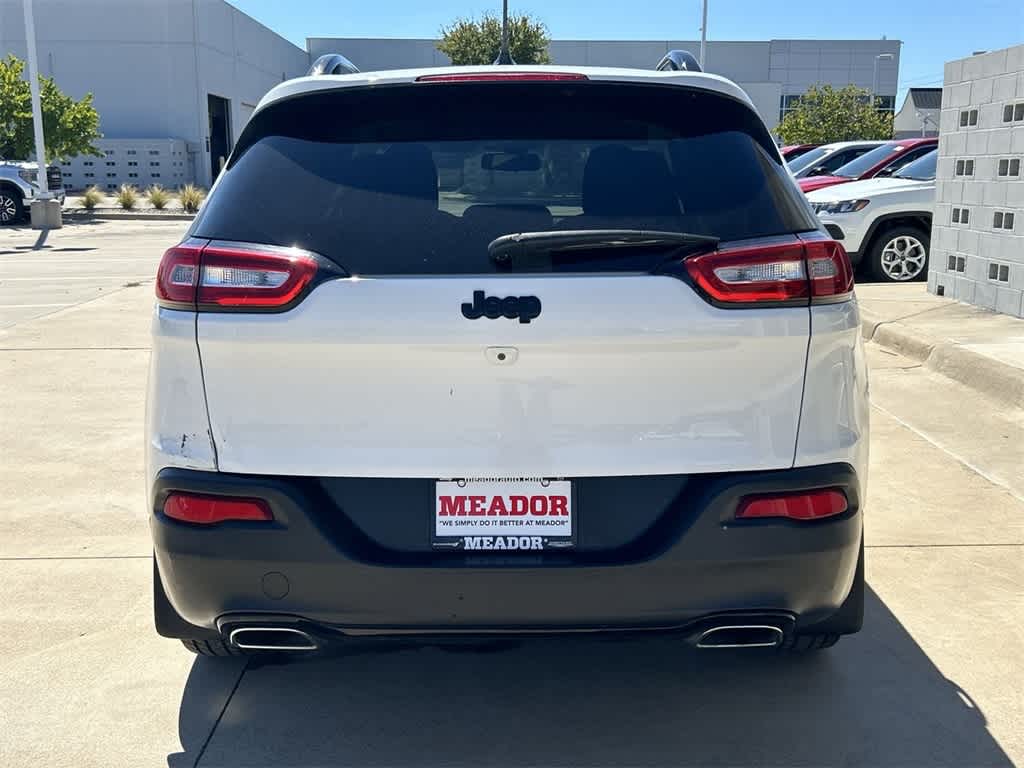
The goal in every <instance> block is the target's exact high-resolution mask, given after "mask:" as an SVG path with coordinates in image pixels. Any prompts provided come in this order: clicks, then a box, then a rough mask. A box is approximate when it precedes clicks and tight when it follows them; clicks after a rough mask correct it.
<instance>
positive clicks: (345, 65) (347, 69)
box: [306, 53, 359, 76]
mask: <svg viewBox="0 0 1024 768" xmlns="http://www.w3.org/2000/svg"><path fill="white" fill-rule="evenodd" d="M358 71H359V67H357V66H356V65H355V64H353V63H352V62H351V61H349V60H348V59H346V58H345V57H344V56H342V55H341V54H340V53H325V54H324V55H323V56H321V57H319V58H318V59H317V60H316V61H314V62H313V66H312V67H310V68H309V72H307V73H306V74H307V75H310V76H316V75H354V74H355V73H356V72H358Z"/></svg>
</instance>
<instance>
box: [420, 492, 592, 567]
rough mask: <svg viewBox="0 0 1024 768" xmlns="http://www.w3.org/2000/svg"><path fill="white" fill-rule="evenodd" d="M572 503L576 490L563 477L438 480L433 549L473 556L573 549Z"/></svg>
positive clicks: (575, 522) (574, 509)
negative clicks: (465, 553) (471, 554)
mask: <svg viewBox="0 0 1024 768" xmlns="http://www.w3.org/2000/svg"><path fill="white" fill-rule="evenodd" d="M481 497H482V499H481ZM498 498H500V502H498V501H496V499H498ZM575 502H576V499H575V486H574V484H573V482H572V481H571V480H565V479H563V478H542V477H497V478H472V477H466V478H444V479H439V480H436V481H435V482H434V506H433V512H432V513H431V522H430V543H431V547H432V548H433V549H435V550H438V551H444V550H448V551H456V552H467V553H473V554H483V553H489V552H497V553H500V554H511V553H516V552H533V553H537V552H543V551H566V550H571V549H574V548H575V547H576V538H577V535H578V531H579V519H578V510H577V504H576V503H575Z"/></svg>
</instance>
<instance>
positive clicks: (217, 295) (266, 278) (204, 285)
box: [156, 241, 318, 312]
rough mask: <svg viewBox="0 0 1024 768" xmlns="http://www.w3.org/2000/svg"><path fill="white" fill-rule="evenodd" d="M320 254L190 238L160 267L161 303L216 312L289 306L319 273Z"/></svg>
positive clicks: (157, 285)
mask: <svg viewBox="0 0 1024 768" xmlns="http://www.w3.org/2000/svg"><path fill="white" fill-rule="evenodd" d="M317 270H318V264H317V260H316V258H315V257H314V256H313V255H312V254H310V253H307V252H306V251H300V250H298V249H293V248H275V247H262V248H260V247H250V246H240V245H232V244H227V243H210V244H205V245H203V244H198V245H197V244H195V242H194V241H186V243H183V244H182V245H178V246H175V247H174V248H171V249H170V250H168V251H167V252H166V253H165V254H164V256H163V258H162V259H161V260H160V266H159V268H158V269H157V282H156V295H157V299H158V301H159V303H160V305H161V306H164V307H169V308H172V309H193V310H196V309H198V310H214V311H236V312H246V311H249V312H252V311H275V310H278V311H279V310H282V309H287V308H288V307H290V306H291V305H292V304H293V303H294V302H295V301H296V300H297V299H299V298H300V296H301V295H302V293H303V292H304V291H305V290H306V289H307V288H308V287H309V285H310V283H311V282H312V281H313V279H314V278H315V277H316V274H317Z"/></svg>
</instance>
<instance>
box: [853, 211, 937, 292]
mask: <svg viewBox="0 0 1024 768" xmlns="http://www.w3.org/2000/svg"><path fill="white" fill-rule="evenodd" d="M930 250H931V239H930V237H929V235H928V233H927V232H925V231H924V230H923V229H919V228H918V227H914V226H911V225H909V224H897V225H896V226H894V227H892V228H891V229H887V230H885V231H884V232H882V233H880V234H879V235H878V236H877V237H876V238H875V241H874V242H873V243H872V244H871V249H870V250H869V251H868V266H869V267H870V269H871V273H872V274H873V275H874V276H875V277H876V278H878V279H879V280H881V281H883V282H886V283H909V282H912V281H915V280H926V279H927V278H928V254H929V252H930Z"/></svg>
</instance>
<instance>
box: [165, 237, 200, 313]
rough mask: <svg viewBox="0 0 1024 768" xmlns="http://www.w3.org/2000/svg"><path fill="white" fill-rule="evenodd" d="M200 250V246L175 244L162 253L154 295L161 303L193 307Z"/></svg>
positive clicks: (197, 280) (197, 281)
mask: <svg viewBox="0 0 1024 768" xmlns="http://www.w3.org/2000/svg"><path fill="white" fill-rule="evenodd" d="M202 251H203V249H202V246H196V245H176V246H175V247H174V248H170V249H169V250H167V251H166V252H165V253H164V255H163V258H162V259H160V266H159V267H158V268H157V271H156V297H157V299H159V301H160V304H161V305H163V306H165V307H177V308H180V307H187V308H188V309H192V308H194V305H195V301H196V285H198V283H199V256H200V254H201V253H202Z"/></svg>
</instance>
